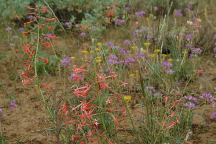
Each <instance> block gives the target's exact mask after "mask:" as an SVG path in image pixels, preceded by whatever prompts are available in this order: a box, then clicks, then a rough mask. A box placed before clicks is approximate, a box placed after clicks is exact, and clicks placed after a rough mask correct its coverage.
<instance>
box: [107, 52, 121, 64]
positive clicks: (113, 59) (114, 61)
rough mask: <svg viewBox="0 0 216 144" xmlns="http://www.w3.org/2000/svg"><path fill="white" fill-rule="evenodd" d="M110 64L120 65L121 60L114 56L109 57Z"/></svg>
mask: <svg viewBox="0 0 216 144" xmlns="http://www.w3.org/2000/svg"><path fill="white" fill-rule="evenodd" d="M108 63H109V64H118V63H119V59H118V57H117V56H116V55H114V54H111V55H110V56H109V57H108Z"/></svg>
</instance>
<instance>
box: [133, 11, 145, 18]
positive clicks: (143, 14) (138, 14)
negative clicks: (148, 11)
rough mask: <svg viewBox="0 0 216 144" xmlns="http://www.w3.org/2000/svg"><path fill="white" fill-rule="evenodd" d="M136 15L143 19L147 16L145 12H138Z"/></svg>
mask: <svg viewBox="0 0 216 144" xmlns="http://www.w3.org/2000/svg"><path fill="white" fill-rule="evenodd" d="M135 15H136V16H137V17H143V16H145V12H144V11H137V12H136V13H135Z"/></svg>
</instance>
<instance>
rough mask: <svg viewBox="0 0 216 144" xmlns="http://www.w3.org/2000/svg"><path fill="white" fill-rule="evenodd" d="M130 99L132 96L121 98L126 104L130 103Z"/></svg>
mask: <svg viewBox="0 0 216 144" xmlns="http://www.w3.org/2000/svg"><path fill="white" fill-rule="evenodd" d="M131 99H132V96H130V95H125V96H123V100H124V101H125V102H126V103H129V102H130V101H131Z"/></svg>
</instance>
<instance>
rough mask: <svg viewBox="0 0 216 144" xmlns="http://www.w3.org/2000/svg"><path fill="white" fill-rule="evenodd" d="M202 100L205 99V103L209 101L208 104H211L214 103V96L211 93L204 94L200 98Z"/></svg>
mask: <svg viewBox="0 0 216 144" xmlns="http://www.w3.org/2000/svg"><path fill="white" fill-rule="evenodd" d="M200 98H201V99H203V100H205V101H207V102H209V103H211V102H213V101H214V97H213V95H212V94H211V93H209V92H205V93H203V94H202V95H201V96H200Z"/></svg>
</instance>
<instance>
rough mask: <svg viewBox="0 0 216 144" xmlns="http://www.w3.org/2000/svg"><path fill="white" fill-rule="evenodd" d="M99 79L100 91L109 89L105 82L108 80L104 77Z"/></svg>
mask: <svg viewBox="0 0 216 144" xmlns="http://www.w3.org/2000/svg"><path fill="white" fill-rule="evenodd" d="M97 78H98V84H99V88H100V89H106V88H108V84H107V83H106V82H105V80H106V78H105V77H104V76H103V75H98V76H97Z"/></svg>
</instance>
